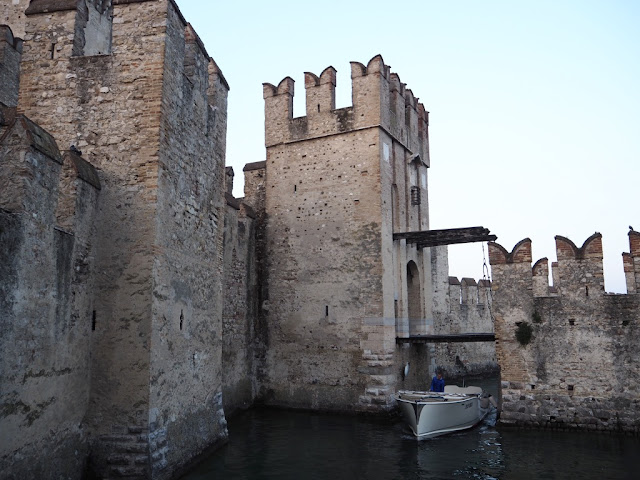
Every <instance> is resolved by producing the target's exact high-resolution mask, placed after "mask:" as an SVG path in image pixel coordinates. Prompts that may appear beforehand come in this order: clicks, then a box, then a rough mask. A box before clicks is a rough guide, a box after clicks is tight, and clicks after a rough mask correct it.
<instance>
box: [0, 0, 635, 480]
mask: <svg viewBox="0 0 640 480" xmlns="http://www.w3.org/2000/svg"><path fill="white" fill-rule="evenodd" d="M5 3H6V2H5ZM3 8H4V5H3ZM0 22H4V23H6V25H1V26H0V80H1V81H2V83H1V84H0V85H1V87H0V162H2V163H1V164H2V167H3V171H2V175H0V280H1V283H0V318H1V319H2V334H1V335H0V350H1V351H2V357H1V360H0V384H1V385H2V390H1V391H0V402H2V403H1V404H2V407H1V408H2V410H1V412H2V413H1V414H0V431H1V432H2V433H1V435H2V442H1V445H0V470H1V471H2V472H3V475H5V476H6V477H7V478H25V477H34V478H53V477H55V478H58V477H60V476H62V477H68V478H79V477H80V476H81V475H82V473H83V472H85V471H90V472H93V474H95V475H97V476H99V477H103V478H117V477H132V478H154V479H169V478H174V477H176V476H178V475H179V474H180V472H182V471H183V470H184V469H185V468H187V467H188V465H189V464H190V463H191V462H192V461H193V460H194V459H196V458H197V457H198V456H200V455H202V454H204V453H206V452H207V451H208V450H209V449H211V448H216V447H217V446H219V445H221V444H223V443H224V442H225V441H226V440H227V437H228V432H227V428H226V419H227V417H228V416H229V415H231V414H233V413H234V412H235V411H237V410H239V409H243V408H247V407H249V406H251V405H253V404H255V403H257V402H260V403H263V404H266V405H275V406H283V407H292V408H304V409H316V410H333V411H342V412H345V411H352V412H387V411H389V410H391V409H392V408H393V407H394V399H393V394H394V392H396V391H397V390H398V389H400V388H413V389H418V388H423V387H424V383H425V381H426V379H427V376H429V375H430V374H432V373H433V371H434V370H435V368H436V366H440V367H444V368H445V369H447V371H448V372H451V373H452V374H457V375H469V374H474V373H484V372H495V371H496V370H497V368H498V363H497V360H496V347H495V346H494V343H493V342H484V343H470V342H466V341H462V342H457V343H448V344H444V343H425V341H424V340H425V338H427V337H429V338H430V336H433V337H435V336H437V335H444V334H452V335H454V336H455V335H457V336H458V337H459V338H462V339H463V340H464V338H468V337H465V335H467V336H468V334H474V333H478V332H482V333H485V334H487V335H490V334H492V333H493V328H494V322H493V313H496V312H498V314H499V313H500V312H502V310H501V307H500V305H499V304H498V302H499V301H501V296H500V292H503V291H505V289H504V288H503V285H504V284H505V282H504V280H503V277H500V274H499V272H498V274H497V277H498V282H497V283H496V282H494V284H491V282H489V281H488V280H481V281H479V282H476V281H475V280H473V279H469V278H463V279H461V281H458V279H456V278H450V277H449V276H448V264H447V250H446V244H448V243H453V242H456V241H479V240H481V239H482V240H486V239H490V237H488V232H486V231H485V230H483V229H479V230H478V229H469V230H465V231H464V232H451V231H430V230H429V203H428V182H427V179H428V168H429V166H430V158H429V135H428V125H429V116H428V112H427V111H426V109H425V108H424V106H423V105H422V103H420V102H419V101H418V99H417V98H416V97H415V96H414V94H413V92H412V91H411V90H410V89H408V88H407V87H406V85H405V84H403V83H402V82H401V80H400V78H399V76H398V75H397V74H396V73H392V72H391V70H390V68H389V67H388V66H387V65H385V63H384V61H383V59H382V57H381V56H379V55H378V56H375V57H373V58H372V59H371V60H370V61H369V62H368V63H367V65H364V64H361V63H359V62H352V64H351V79H352V91H353V105H352V106H350V107H347V108H341V109H336V108H335V86H336V70H335V69H334V68H333V67H328V68H326V69H325V70H324V71H323V72H322V73H321V74H320V75H319V76H318V75H315V74H313V73H309V72H307V73H306V74H305V91H306V115H305V116H304V117H299V118H293V115H292V102H293V96H294V82H293V80H292V79H291V78H289V77H287V78H285V79H283V80H282V81H281V82H280V83H279V84H278V85H277V86H275V85H272V84H268V83H265V84H264V85H263V97H264V103H265V140H266V160H265V161H259V162H252V163H248V164H247V165H246V166H245V168H244V171H243V174H244V180H245V182H244V183H245V195H244V197H243V198H240V199H238V198H234V197H233V195H232V193H231V192H232V186H233V179H234V176H235V173H236V172H234V171H233V169H232V168H231V167H226V168H225V151H226V145H225V142H226V128H227V94H228V91H229V85H228V84H227V82H226V80H225V77H224V75H223V74H222V72H221V70H220V68H219V67H218V65H217V64H216V62H215V61H214V60H213V59H212V58H211V57H210V56H209V54H208V53H207V51H206V49H205V47H204V45H203V43H202V42H201V41H200V39H199V37H198V35H197V34H196V32H195V31H194V30H193V28H192V27H191V25H190V24H189V23H188V22H187V21H186V20H185V19H184V18H183V16H182V15H181V13H180V10H179V9H178V7H177V5H176V3H175V2H174V1H173V0H111V1H103V0H101V1H98V0H80V1H76V0H31V1H30V2H29V1H26V0H18V1H13V2H12V3H11V6H9V5H7V7H6V10H5V11H4V12H3V14H2V17H1V18H0ZM493 238H495V237H493ZM634 251H635V250H634ZM494 257H495V253H492V262H493V258H494ZM494 268H495V267H494ZM539 268H541V267H539ZM540 288H542V287H540ZM492 291H493V293H494V295H493V297H492V293H491V292H492ZM636 291H637V290H636ZM630 293H631V292H630ZM527 308H528V307H527ZM636 311H637V310H636ZM502 315H503V318H504V314H502ZM496 319H498V316H496ZM496 325H501V324H500V323H499V322H497V323H496ZM500 328H503V327H502V326H501V327H500ZM500 332H502V330H500V331H498V330H496V336H497V337H499V338H500V341H499V343H498V345H499V348H501V347H500V346H503V347H504V346H505V345H507V340H506V339H507V337H508V335H507V334H506V333H505V334H504V335H502V333H500ZM498 351H499V352H504V350H502V351H501V350H498ZM501 355H502V357H501V358H502V359H503V360H504V361H506V359H507V358H511V355H510V354H504V353H501ZM505 355H506V356H505ZM407 363H408V364H410V365H411V368H410V369H409V374H408V376H405V375H404V373H403V372H404V366H405V365H406V364H407ZM507 363H508V362H507ZM505 365H506V363H505ZM503 368H504V367H503ZM507 371H510V370H509V369H508V368H507ZM518 378H520V377H518ZM513 381H515V380H513ZM518 381H520V380H518ZM508 385H509V386H510V388H511V385H512V384H511V383H509V384H508ZM507 398H508V397H507V396H506V395H505V399H507Z"/></svg>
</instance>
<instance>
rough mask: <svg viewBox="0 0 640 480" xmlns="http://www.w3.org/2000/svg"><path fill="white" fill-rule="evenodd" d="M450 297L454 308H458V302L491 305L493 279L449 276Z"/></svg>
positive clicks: (459, 303) (461, 303)
mask: <svg viewBox="0 0 640 480" xmlns="http://www.w3.org/2000/svg"><path fill="white" fill-rule="evenodd" d="M449 299H450V305H451V309H452V310H453V309H455V308H456V307H455V305H456V304H457V305H478V306H484V307H488V306H491V281H490V280H484V279H481V280H478V281H476V280H475V279H473V278H469V277H464V278H462V280H458V277H449Z"/></svg>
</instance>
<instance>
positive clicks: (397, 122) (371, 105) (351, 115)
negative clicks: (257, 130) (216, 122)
mask: <svg viewBox="0 0 640 480" xmlns="http://www.w3.org/2000/svg"><path fill="white" fill-rule="evenodd" d="M294 84H295V82H294V80H293V79H292V78H291V77H285V78H284V79H283V80H282V81H280V83H279V84H278V85H277V86H275V85H273V84H271V83H263V98H264V100H265V140H266V146H267V147H270V146H274V145H278V144H281V143H289V142H296V141H301V140H307V139H311V138H317V137H322V136H327V135H334V134H338V133H343V132H347V131H354V130H360V129H366V128H371V127H381V128H383V129H384V130H386V131H387V132H388V133H389V134H390V135H391V136H392V137H394V138H395V139H396V140H397V141H398V142H400V143H401V144H402V145H404V146H405V148H407V149H408V150H410V151H412V152H414V153H416V154H419V155H420V157H421V158H422V159H424V161H425V163H426V164H427V165H428V164H429V148H428V125H429V112H428V111H427V110H426V109H425V107H424V105H423V104H422V103H420V102H419V101H418V98H417V97H415V95H414V94H413V92H412V91H411V90H410V89H408V88H406V85H405V84H404V83H402V82H401V81H400V77H399V75H398V74H396V73H391V69H390V67H389V66H387V65H385V64H384V61H383V59H382V56H380V55H376V56H375V57H373V58H372V59H371V60H370V61H369V63H368V64H367V65H366V66H365V65H364V64H362V63H360V62H351V84H352V102H353V105H352V106H351V107H346V108H341V109H336V108H335V87H336V69H335V68H334V67H332V66H329V67H327V68H325V69H324V70H323V71H322V73H321V74H320V75H319V76H318V75H315V74H314V73H311V72H305V90H306V115H305V116H304V117H298V118H293V97H294Z"/></svg>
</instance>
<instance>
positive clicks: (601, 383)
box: [491, 234, 640, 434]
mask: <svg viewBox="0 0 640 480" xmlns="http://www.w3.org/2000/svg"><path fill="white" fill-rule="evenodd" d="M556 240H557V243H556V245H557V247H558V248H557V250H558V251H557V256H558V262H557V263H558V265H557V269H558V271H559V274H558V277H557V278H558V283H559V284H558V291H559V294H558V295H554V296H551V295H547V296H540V297H538V296H534V292H533V291H532V290H530V289H528V288H523V286H524V285H529V284H530V283H531V281H532V276H533V275H534V274H535V272H532V270H531V268H530V261H529V262H526V261H525V262H522V263H516V262H513V263H509V262H503V260H505V259H508V258H509V255H508V254H507V255H505V252H506V251H505V250H504V249H503V248H502V247H500V246H499V245H493V246H492V249H491V251H492V256H491V263H492V270H493V281H494V303H493V305H494V310H495V311H496V336H497V337H498V341H497V345H496V348H497V352H498V361H499V363H500V366H501V368H502V414H501V417H500V422H501V423H503V424H505V425H523V426H536V427H543V428H563V429H580V430H602V431H621V432H628V433H635V434H637V433H640V430H639V429H638V425H639V424H640V416H639V413H638V412H640V409H639V407H640V392H639V387H640V383H639V382H638V379H639V378H640V373H639V371H638V365H637V362H635V361H634V360H633V359H634V358H635V355H636V346H637V343H638V340H639V339H640V338H639V337H640V326H639V325H638V311H640V310H639V309H640V297H639V296H638V295H637V294H628V295H607V294H604V292H603V291H602V289H601V288H599V285H600V284H601V281H602V276H601V275H600V272H601V268H602V255H601V248H602V247H601V236H600V235H599V234H596V235H593V236H592V237H590V238H589V239H587V241H586V242H585V243H584V245H583V246H582V247H581V248H576V247H575V245H574V244H573V242H571V241H570V240H568V239H566V238H564V237H556ZM511 257H512V258H513V257H514V256H513V255H511ZM536 265H538V264H536ZM534 269H535V267H534ZM587 286H591V287H592V288H589V295H588V296H587V294H586V287H587ZM498 312H499V313H500V314H499V315H498ZM534 312H535V315H534ZM518 321H526V322H528V323H529V325H530V326H531V327H532V328H533V340H532V341H531V343H530V344H528V345H526V346H522V345H520V344H519V343H518V342H517V341H516V340H515V329H516V322H518ZM498 334H499V336H498Z"/></svg>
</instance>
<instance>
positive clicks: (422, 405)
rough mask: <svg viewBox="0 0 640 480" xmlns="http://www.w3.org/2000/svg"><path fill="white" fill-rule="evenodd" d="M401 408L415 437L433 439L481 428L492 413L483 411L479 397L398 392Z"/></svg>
mask: <svg viewBox="0 0 640 480" xmlns="http://www.w3.org/2000/svg"><path fill="white" fill-rule="evenodd" d="M396 400H397V401H398V405H399V406H400V409H401V411H402V413H403V415H404V417H405V419H406V421H407V423H408V424H409V428H411V431H412V432H413V434H414V435H415V436H416V437H419V438H430V437H436V436H438V435H444V434H446V433H451V432H456V431H459V430H465V429H467V428H471V427H473V426H474V425H476V424H478V423H479V422H480V421H481V420H482V419H483V418H484V417H485V416H486V415H487V413H488V412H489V408H482V405H481V403H486V402H481V400H482V399H481V398H480V394H468V395H462V394H450V393H443V394H434V393H429V392H398V395H397V397H396Z"/></svg>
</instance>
